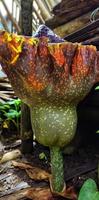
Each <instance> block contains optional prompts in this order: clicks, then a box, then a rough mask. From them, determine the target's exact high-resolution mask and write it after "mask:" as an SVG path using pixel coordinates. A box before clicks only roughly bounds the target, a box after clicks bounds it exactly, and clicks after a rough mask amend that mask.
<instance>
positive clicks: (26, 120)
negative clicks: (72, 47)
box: [21, 0, 33, 153]
mask: <svg viewBox="0 0 99 200" xmlns="http://www.w3.org/2000/svg"><path fill="white" fill-rule="evenodd" d="M32 7H33V0H21V30H22V31H21V34H22V35H27V36H31V35H32ZM21 110H22V114H21V138H22V153H31V152H32V151H33V131H32V127H31V119H30V109H29V107H28V106H27V105H26V104H24V103H23V104H22V107H21Z"/></svg>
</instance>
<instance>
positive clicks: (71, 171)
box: [0, 136, 99, 200]
mask: <svg viewBox="0 0 99 200" xmlns="http://www.w3.org/2000/svg"><path fill="white" fill-rule="evenodd" d="M98 137H99V136H98ZM11 145H12V147H11ZM9 146H10V150H11V149H13V148H14V149H15V148H16V147H15V146H14V145H13V142H12V144H11V143H10V145H9V143H8V142H7V144H6V145H4V144H2V143H1V145H0V152H1V151H2V150H4V149H6V151H9ZM20 147H21V146H20V144H19V146H18V148H20ZM7 149H8V150H7ZM42 152H43V153H44V154H45V155H46V156H45V158H44V159H40V157H39V155H40V153H42ZM63 156H64V175H65V181H66V184H67V188H68V187H70V186H73V187H74V189H75V191H76V192H77V193H78V192H79V190H80V188H81V186H82V184H83V182H84V181H85V180H86V179H87V178H93V179H94V180H95V181H96V183H97V184H98V172H97V171H98V170H97V168H98V160H99V138H97V137H96V138H95V139H94V140H92V138H91V140H90V138H89V141H87V144H86V143H84V142H83V143H82V144H80V146H79V147H77V148H76V149H75V151H74V152H73V153H72V154H70V155H66V154H63ZM17 160H18V161H20V162H24V161H28V162H29V163H30V164H31V165H33V166H35V167H40V168H41V169H44V170H46V171H47V172H50V155H49V149H48V148H47V147H44V146H42V145H40V144H38V143H36V142H34V150H33V154H27V155H22V157H21V158H19V159H17ZM0 168H1V169H3V168H4V170H1V169H0V170H1V171H0V200H6V199H8V197H9V195H11V194H10V193H9V195H8V193H7V192H8V191H12V189H13V188H14V187H15V185H16V184H17V183H21V182H22V184H23V183H25V184H28V185H29V186H30V187H46V186H48V185H49V183H48V182H45V181H33V180H32V179H30V178H29V177H28V175H27V174H26V172H25V171H24V170H21V169H19V168H14V167H12V166H11V161H9V162H7V163H5V164H3V165H2V166H0ZM9 174H10V175H9ZM2 175H6V178H3V179H2ZM23 185H24V184H23ZM1 186H2V187H1ZM26 187H27V185H26ZM23 188H25V187H24V186H23ZM23 188H21V189H23ZM11 193H14V191H12V192H11ZM9 199H11V198H9ZM24 199H29V198H24ZM55 200H64V198H61V197H60V198H59V197H58V198H55Z"/></svg>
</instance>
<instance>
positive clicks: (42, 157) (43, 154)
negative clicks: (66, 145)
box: [39, 152, 46, 160]
mask: <svg viewBox="0 0 99 200" xmlns="http://www.w3.org/2000/svg"><path fill="white" fill-rule="evenodd" d="M39 159H40V160H44V159H45V160H46V155H45V153H44V152H42V153H40V154H39Z"/></svg>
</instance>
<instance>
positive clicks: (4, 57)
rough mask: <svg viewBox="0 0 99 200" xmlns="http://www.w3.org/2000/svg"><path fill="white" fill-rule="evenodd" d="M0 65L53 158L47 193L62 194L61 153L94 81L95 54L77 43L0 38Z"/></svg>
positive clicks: (72, 135)
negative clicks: (25, 105)
mask: <svg viewBox="0 0 99 200" xmlns="http://www.w3.org/2000/svg"><path fill="white" fill-rule="evenodd" d="M0 62H1V64H2V67H3V69H4V71H5V72H6V74H7V75H8V78H9V80H10V81H11V84H12V86H13V88H14V90H15V92H16V94H17V96H18V97H19V98H20V99H22V100H23V101H24V102H25V103H26V104H28V105H29V106H30V109H31V121H32V126H33V130H34V133H35V136H36V139H37V141H38V142H39V143H41V144H43V145H45V146H48V147H49V148H50V153H51V169H52V179H51V188H52V190H53V191H55V192H59V193H61V192H62V191H63V190H64V189H65V183H64V171H63V157H62V153H61V148H63V147H64V146H66V145H67V144H68V143H69V142H70V141H71V140H72V139H73V137H74V134H75V130H76V124H77V115H76V106H77V103H78V102H79V101H80V100H82V99H83V98H84V97H85V96H86V94H87V93H88V92H89V91H90V89H91V87H92V86H93V84H94V83H95V81H96V80H97V69H98V66H97V63H98V60H97V51H96V47H94V46H83V45H81V44H78V43H74V44H73V43H70V42H62V43H57V44H55V43H48V40H47V38H46V37H41V38H39V39H38V38H33V37H24V36H17V35H15V34H9V33H7V32H4V31H3V32H1V33H0Z"/></svg>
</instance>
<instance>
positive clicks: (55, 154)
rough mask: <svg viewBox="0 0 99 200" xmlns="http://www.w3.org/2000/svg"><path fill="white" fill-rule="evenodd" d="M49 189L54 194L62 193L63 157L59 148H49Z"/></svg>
mask: <svg viewBox="0 0 99 200" xmlns="http://www.w3.org/2000/svg"><path fill="white" fill-rule="evenodd" d="M50 154H51V172H52V179H51V187H52V190H53V191H54V192H62V190H63V188H64V170H63V156H62V153H61V150H60V148H59V147H51V148H50Z"/></svg>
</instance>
